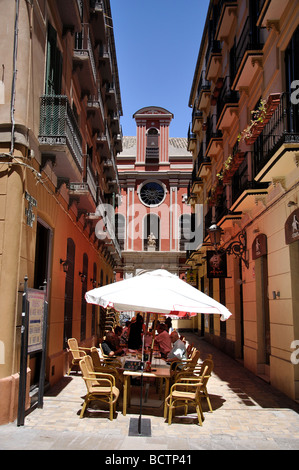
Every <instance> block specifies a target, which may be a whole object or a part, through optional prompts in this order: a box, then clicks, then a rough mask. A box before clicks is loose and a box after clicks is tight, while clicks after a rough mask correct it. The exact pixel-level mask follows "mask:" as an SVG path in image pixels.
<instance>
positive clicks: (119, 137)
mask: <svg viewBox="0 0 299 470" xmlns="http://www.w3.org/2000/svg"><path fill="white" fill-rule="evenodd" d="M114 148H115V151H116V153H120V152H122V150H123V131H122V128H121V126H120V131H119V134H116V135H115V136H114Z"/></svg>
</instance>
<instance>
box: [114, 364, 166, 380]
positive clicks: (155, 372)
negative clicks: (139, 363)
mask: <svg viewBox="0 0 299 470" xmlns="http://www.w3.org/2000/svg"><path fill="white" fill-rule="evenodd" d="M123 375H129V376H131V377H140V376H141V375H143V376H144V377H160V378H161V377H163V378H169V377H170V367H169V366H168V365H167V364H166V365H165V366H164V367H162V366H160V367H157V368H155V367H153V368H152V370H151V372H145V371H144V370H124V371H123Z"/></svg>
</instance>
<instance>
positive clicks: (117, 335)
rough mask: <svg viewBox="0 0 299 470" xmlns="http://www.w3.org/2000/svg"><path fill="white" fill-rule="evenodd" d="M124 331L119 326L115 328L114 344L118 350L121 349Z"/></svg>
mask: <svg viewBox="0 0 299 470" xmlns="http://www.w3.org/2000/svg"><path fill="white" fill-rule="evenodd" d="M122 331H123V329H122V327H121V326H119V325H118V326H116V327H115V328H114V343H115V346H116V348H117V349H119V348H120V343H121V335H122Z"/></svg>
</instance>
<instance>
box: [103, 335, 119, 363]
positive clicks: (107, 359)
mask: <svg viewBox="0 0 299 470" xmlns="http://www.w3.org/2000/svg"><path fill="white" fill-rule="evenodd" d="M99 348H100V351H101V356H102V358H103V360H104V361H105V362H106V363H108V362H109V364H111V365H113V366H114V367H121V362H120V361H119V360H118V359H117V356H108V355H107V354H105V353H104V351H103V348H102V341H100V343H99Z"/></svg>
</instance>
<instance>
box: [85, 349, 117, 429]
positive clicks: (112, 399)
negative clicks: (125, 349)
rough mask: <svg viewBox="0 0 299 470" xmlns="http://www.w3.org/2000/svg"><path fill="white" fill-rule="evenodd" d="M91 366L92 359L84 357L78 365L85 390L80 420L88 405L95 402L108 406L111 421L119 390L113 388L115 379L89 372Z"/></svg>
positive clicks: (105, 374) (110, 376)
mask: <svg viewBox="0 0 299 470" xmlns="http://www.w3.org/2000/svg"><path fill="white" fill-rule="evenodd" d="M91 364H92V359H91V357H90V356H85V357H84V358H83V359H81V361H80V363H79V365H80V369H81V372H82V375H83V379H84V381H85V384H86V388H87V394H86V396H85V400H84V403H83V407H82V410H81V413H80V418H83V416H84V413H85V410H86V408H87V407H88V405H89V403H90V402H91V401H94V400H96V401H100V402H104V403H108V404H109V419H110V420H111V421H112V420H113V412H114V411H115V408H116V402H117V399H118V397H119V389H118V388H117V387H116V386H115V378H114V377H113V375H111V374H108V373H102V372H93V371H91V369H90V367H91Z"/></svg>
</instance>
